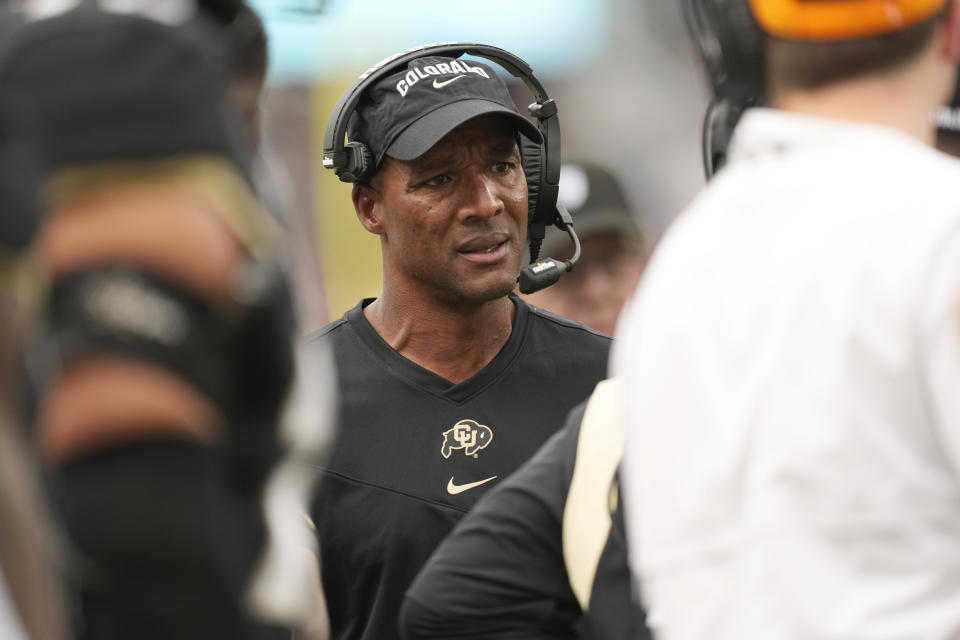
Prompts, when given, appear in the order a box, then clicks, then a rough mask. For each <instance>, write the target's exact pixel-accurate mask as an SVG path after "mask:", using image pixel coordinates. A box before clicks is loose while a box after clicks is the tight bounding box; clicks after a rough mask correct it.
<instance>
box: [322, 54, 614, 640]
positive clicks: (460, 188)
mask: <svg viewBox="0 0 960 640" xmlns="http://www.w3.org/2000/svg"><path fill="white" fill-rule="evenodd" d="M385 64H386V65H387V66H384V67H382V68H379V67H378V68H377V69H379V71H377V73H381V74H383V75H378V76H370V75H368V76H366V77H368V78H371V82H373V84H372V86H369V87H368V88H367V89H366V90H365V91H364V94H363V97H362V98H361V100H360V102H359V103H358V105H357V108H356V110H355V111H354V112H353V113H352V114H346V115H348V116H350V117H351V120H350V121H349V122H350V125H349V128H348V131H347V133H348V138H349V139H350V140H351V141H361V142H363V143H364V144H365V145H367V147H368V148H369V150H370V160H371V163H372V165H373V166H374V167H375V169H374V170H373V171H372V172H371V174H370V175H367V176H364V177H363V178H362V179H360V180H359V181H356V182H355V183H354V186H353V191H352V199H353V205H354V209H355V211H356V215H357V218H358V219H359V221H360V224H362V225H363V227H364V228H365V229H366V230H367V231H369V232H370V233H373V234H375V235H377V236H378V237H379V240H380V247H381V254H382V259H383V273H384V277H383V290H382V293H381V295H380V296H379V297H378V298H376V299H366V300H362V301H360V302H359V303H358V304H357V306H356V307H355V308H354V309H352V310H351V311H348V312H347V313H346V314H345V315H344V317H343V318H341V319H340V320H338V321H336V322H334V323H332V324H331V325H329V326H328V327H326V328H325V329H323V330H321V331H319V332H316V333H315V334H313V335H312V336H310V337H309V338H308V341H307V343H306V345H305V357H306V358H312V357H315V356H314V355H313V354H315V353H317V352H318V350H327V349H330V350H332V351H333V353H334V356H335V358H336V363H337V367H338V377H339V384H340V393H341V402H340V407H341V410H340V423H341V431H340V435H339V439H338V441H337V443H336V446H335V449H334V452H333V455H332V460H331V462H330V464H329V465H328V466H327V469H326V472H325V474H324V476H323V480H322V484H321V486H320V491H319V493H318V494H317V498H316V501H315V505H314V514H313V515H314V520H315V521H316V524H317V537H318V541H319V545H320V550H321V561H322V562H321V566H322V572H323V573H322V575H323V585H324V592H325V593H326V596H327V603H328V605H329V611H330V620H331V627H332V636H333V637H334V638H338V639H340V638H343V639H355V638H364V639H370V640H388V639H390V638H397V637H398V636H399V632H398V629H397V624H398V619H397V617H398V613H399V610H400V605H401V603H402V600H403V594H404V592H405V591H406V589H407V587H408V586H409V584H410V582H411V581H412V580H413V578H414V576H415V575H416V573H417V571H419V569H420V567H421V566H422V565H423V563H424V562H425V561H426V560H427V558H428V557H429V555H430V553H431V552H432V551H433V550H434V548H435V547H436V546H437V544H438V543H439V542H440V541H441V540H442V539H443V538H444V537H445V536H446V535H447V534H448V533H449V532H450V530H451V529H452V528H453V526H454V525H455V524H456V522H457V521H458V520H460V518H462V517H463V515H464V514H465V513H466V512H467V511H469V510H470V509H471V508H472V507H473V505H474V504H475V503H476V502H477V500H478V499H479V498H480V497H481V496H482V495H483V494H485V493H486V492H487V491H488V490H489V489H490V488H492V487H494V486H496V485H497V484H499V483H500V482H501V481H502V480H503V479H504V478H506V476H508V475H509V474H510V473H512V472H513V471H514V470H515V469H516V468H517V467H518V466H520V464H521V463H523V462H524V461H525V460H526V459H527V458H529V457H530V456H531V455H532V454H533V453H534V452H535V451H536V450H537V449H538V448H539V447H540V446H541V445H542V444H543V442H544V441H545V440H546V439H547V438H548V437H550V435H552V434H553V433H554V432H555V431H556V430H557V429H558V428H559V427H560V426H561V424H562V422H563V417H564V416H565V414H566V413H567V411H568V410H569V409H570V408H571V407H572V406H573V405H574V404H576V403H577V402H579V401H580V400H582V399H583V398H585V397H586V396H587V395H588V394H589V393H590V391H591V390H592V389H593V387H594V385H595V384H596V383H597V382H598V381H599V380H600V379H602V378H603V377H604V376H605V375H606V368H607V352H608V349H609V344H610V339H609V338H608V337H606V336H603V335H601V334H599V333H597V332H595V331H592V330H590V329H588V328H586V327H583V326H582V325H579V324H576V323H574V322H572V321H570V320H567V319H564V318H560V317H559V316H556V315H554V314H551V313H548V312H544V311H541V310H539V309H536V308H535V307H532V306H530V305H528V304H527V303H526V302H524V301H523V300H521V299H520V298H518V297H516V296H515V295H513V293H512V291H513V288H514V285H515V283H516V281H517V277H518V274H519V272H520V268H521V263H522V257H523V250H524V246H525V241H526V237H527V230H528V213H529V212H528V206H529V200H528V185H527V181H526V180H527V177H526V175H525V173H524V169H523V166H522V158H521V156H520V149H519V146H518V144H519V141H520V138H521V137H525V138H527V140H528V141H531V142H532V143H534V144H540V143H541V141H542V138H541V134H540V131H539V130H538V129H537V127H536V126H534V125H533V124H532V123H531V122H530V121H529V120H527V119H526V118H524V117H523V116H521V115H520V114H519V113H518V112H517V109H516V106H515V105H514V103H513V101H512V99H511V98H510V95H509V93H508V91H507V88H506V86H505V84H504V83H503V80H501V79H500V77H499V76H498V75H497V72H496V71H495V70H494V69H493V67H491V66H489V65H486V64H483V63H481V62H475V61H473V60H470V61H463V60H459V59H457V58H449V57H446V56H437V55H434V56H429V55H425V56H424V57H418V58H415V59H413V60H411V61H410V62H409V63H408V64H406V65H403V64H402V63H401V65H400V67H399V68H395V65H394V66H390V63H389V62H386V63H385ZM371 72H374V70H371ZM342 115H344V114H340V113H334V114H333V116H331V117H333V118H340V117H341V116H342ZM321 353H322V351H321Z"/></svg>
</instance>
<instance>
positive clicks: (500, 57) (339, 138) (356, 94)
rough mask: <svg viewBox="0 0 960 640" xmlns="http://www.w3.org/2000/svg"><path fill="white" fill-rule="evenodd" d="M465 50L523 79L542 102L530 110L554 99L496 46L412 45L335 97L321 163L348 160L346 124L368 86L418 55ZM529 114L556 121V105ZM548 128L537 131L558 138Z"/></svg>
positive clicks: (557, 174)
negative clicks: (335, 100)
mask: <svg viewBox="0 0 960 640" xmlns="http://www.w3.org/2000/svg"><path fill="white" fill-rule="evenodd" d="M465 53H469V54H470V55H473V56H477V57H479V58H484V59H486V60H490V61H492V62H496V63H497V64H498V65H500V66H501V67H503V68H504V69H506V70H507V71H508V72H510V74H511V75H513V76H514V77H516V78H520V79H521V80H523V82H524V84H526V85H527V87H528V88H529V89H530V92H531V93H532V94H533V96H534V99H535V100H536V103H534V104H536V105H541V108H540V109H536V108H535V107H534V106H533V105H531V111H535V110H536V111H542V110H543V109H542V105H545V104H546V103H548V102H549V103H550V104H551V105H552V104H553V101H552V100H550V98H549V97H548V96H547V92H546V90H545V89H544V88H543V85H542V84H540V81H539V80H537V79H536V78H535V77H534V75H533V69H531V68H530V65H528V64H527V63H526V62H524V61H523V60H521V59H520V58H518V57H517V56H515V55H513V54H512V53H510V52H509V51H505V50H503V49H500V48H498V47H491V46H490V45H485V44H475V43H467V42H441V43H438V44H428V45H422V46H419V47H414V48H412V49H407V50H406V51H401V52H400V53H396V54H394V55H392V56H390V57H388V58H384V59H383V60H381V61H380V62H378V63H377V64H375V65H374V66H372V67H370V68H369V69H367V70H366V71H364V72H363V73H362V74H361V75H360V77H359V78H357V80H356V81H355V82H354V83H353V84H352V85H350V88H349V89H347V90H346V91H345V92H344V93H343V95H342V96H340V99H339V100H337V104H336V106H335V107H334V108H333V117H331V118H330V119H329V120H328V121H327V128H326V130H325V131H324V134H323V166H324V167H325V168H327V169H331V168H332V169H336V168H338V167H342V166H344V165H345V164H346V163H347V161H348V155H349V154H348V153H347V152H346V151H345V150H344V138H345V136H346V133H347V124H348V123H349V121H350V116H351V115H352V114H353V112H354V110H355V109H356V107H357V104H358V103H359V102H360V98H361V97H362V96H363V92H364V91H366V90H367V89H368V88H369V87H370V86H372V85H374V84H376V83H377V82H378V81H380V80H381V79H382V78H384V77H386V76H388V75H390V74H391V73H394V72H395V71H397V70H399V69H402V68H403V67H404V66H406V65H407V63H409V62H411V61H413V60H416V59H418V58H425V57H427V56H448V57H451V58H459V57H460V56H462V55H463V54H465ZM532 115H535V116H537V119H538V121H539V122H540V124H543V120H552V121H553V122H554V123H555V122H556V118H553V117H552V116H553V115H556V107H553V113H552V114H549V113H544V114H542V116H541V114H540V113H533V114H532ZM550 129H551V127H550V122H548V123H547V131H544V130H543V127H542V126H541V131H540V133H541V134H546V133H550V134H551V135H553V134H554V133H555V134H556V137H555V138H552V139H553V140H559V139H560V127H559V124H558V125H557V127H556V129H557V130H556V132H554V131H552V130H550ZM544 138H545V139H546V135H544ZM556 165H557V166H556V171H555V175H554V178H555V179H554V180H553V182H557V181H559V179H560V162H559V158H557V162H556ZM548 175H549V171H548Z"/></svg>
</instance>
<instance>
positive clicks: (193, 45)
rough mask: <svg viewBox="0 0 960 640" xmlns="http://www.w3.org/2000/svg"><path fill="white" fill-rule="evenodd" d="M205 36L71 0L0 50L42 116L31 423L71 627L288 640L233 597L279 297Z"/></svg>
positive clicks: (269, 406)
mask: <svg viewBox="0 0 960 640" xmlns="http://www.w3.org/2000/svg"><path fill="white" fill-rule="evenodd" d="M214 39H215V36H214V35H212V32H210V31H209V30H208V29H206V28H204V25H202V24H199V23H195V24H191V25H189V26H183V27H171V26H168V25H164V24H161V23H159V22H155V21H153V20H149V19H146V18H142V17H138V16H134V15H120V14H111V13H106V12H102V11H100V10H98V9H96V8H94V7H90V6H82V7H80V8H77V9H74V10H72V11H69V12H67V13H65V14H62V15H59V16H55V17H51V18H46V19H41V20H37V21H35V22H33V23H30V24H28V25H26V26H25V27H24V28H23V29H22V30H21V31H20V32H19V34H18V37H17V39H16V40H15V41H14V42H13V44H12V45H11V47H9V48H8V49H7V51H6V56H5V58H4V59H3V64H2V65H0V86H2V87H3V88H4V90H5V91H6V90H9V91H11V93H13V94H14V95H18V96H23V97H25V98H28V99H29V101H30V102H29V104H30V105H31V106H32V112H31V115H32V116H33V118H34V120H35V121H36V123H37V126H38V127H39V128H40V131H41V132H42V135H41V136H40V140H41V141H42V144H41V153H42V157H43V159H44V161H45V163H46V167H45V169H46V170H45V173H44V196H45V198H44V206H45V214H44V216H45V217H44V222H43V225H42V227H41V229H40V232H39V236H38V239H37V242H36V248H35V252H36V256H37V260H38V262H39V263H40V264H41V266H42V267H43V268H44V269H45V270H46V272H47V273H48V274H49V278H50V290H49V294H48V296H47V298H46V302H47V307H48V308H47V314H46V315H47V320H46V324H47V335H46V338H45V340H44V341H43V342H42V344H41V349H40V350H39V353H38V354H37V355H36V357H35V359H34V361H35V364H36V367H35V368H36V369H37V370H38V371H39V373H40V377H41V386H40V388H39V389H38V403H37V418H36V425H35V428H36V437H37V440H38V443H39V447H40V451H41V455H42V457H43V459H44V462H45V465H46V466H47V468H48V472H49V484H50V487H51V492H52V498H53V503H54V506H55V508H56V512H57V515H58V517H59V520H60V521H61V522H62V524H63V527H64V529H65V533H66V538H67V543H68V545H69V548H68V550H69V552H70V553H69V559H70V563H69V565H68V566H69V568H70V571H71V577H72V579H73V581H74V584H75V586H76V606H75V613H76V616H75V629H76V635H77V637H79V638H97V639H110V638H118V639H119V638H158V639H159V638H174V637H176V638H273V637H286V636H287V635H288V634H287V633H286V632H284V631H282V630H280V629H273V628H268V627H266V626H264V625H261V624H259V623H257V622H255V621H253V620H252V619H251V618H250V616H249V615H248V613H247V611H246V610H245V608H244V606H243V604H242V593H243V589H244V586H245V584H246V582H247V580H248V577H249V574H250V572H251V567H252V565H253V563H254V560H255V558H256V556H257V553H258V549H259V548H260V546H261V544H262V541H263V524H262V522H261V519H260V516H259V510H258V509H257V508H256V505H257V503H258V499H259V487H260V486H261V485H262V482H263V478H264V477H265V475H266V473H267V470H268V469H269V467H270V466H271V464H272V463H273V460H274V459H275V455H276V450H277V444H276V438H275V422H276V419H277V414H278V413H279V409H280V404H281V401H282V400H283V397H284V395H285V394H286V391H287V386H288V382H289V379H290V370H291V360H292V353H291V338H292V317H291V316H292V311H291V308H290V301H289V297H288V294H287V290H286V287H285V284H284V282H283V280H282V278H279V277H278V275H277V274H278V273H279V271H278V269H277V268H276V265H275V264H274V262H275V260H274V257H273V256H274V253H275V248H274V243H275V235H276V234H275V231H274V230H273V227H272V224H271V222H270V220H269V218H268V217H267V216H266V214H265V213H264V212H263V211H262V209H261V207H260V206H259V203H258V202H257V200H256V198H255V197H254V195H253V193H252V190H251V188H250V186H249V183H248V180H247V178H246V177H245V176H246V168H245V162H244V157H245V152H244V151H243V142H242V140H241V138H240V136H239V134H238V133H237V128H236V123H235V119H234V115H233V112H232V110H231V108H230V106H229V105H228V99H227V93H226V79H225V75H224V67H223V63H222V60H221V58H219V57H218V56H217V55H216V51H215V50H214V48H212V47H211V46H210V44H209V43H210V42H211V41H213V40H214Z"/></svg>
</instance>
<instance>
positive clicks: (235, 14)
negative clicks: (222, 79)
mask: <svg viewBox="0 0 960 640" xmlns="http://www.w3.org/2000/svg"><path fill="white" fill-rule="evenodd" d="M197 6H198V7H199V8H200V10H201V12H202V13H203V14H204V15H206V16H207V17H208V18H212V19H213V21H214V22H215V23H216V24H217V26H219V27H220V28H221V29H223V34H224V39H225V46H226V57H227V67H228V70H229V72H230V76H231V78H232V79H233V80H240V81H246V80H255V81H257V82H262V81H263V79H264V77H265V76H266V75H267V62H268V54H267V32H266V29H264V26H263V21H262V20H261V19H260V16H259V15H257V12H256V11H254V10H253V8H252V7H251V6H250V5H249V4H247V2H245V0H198V3H197Z"/></svg>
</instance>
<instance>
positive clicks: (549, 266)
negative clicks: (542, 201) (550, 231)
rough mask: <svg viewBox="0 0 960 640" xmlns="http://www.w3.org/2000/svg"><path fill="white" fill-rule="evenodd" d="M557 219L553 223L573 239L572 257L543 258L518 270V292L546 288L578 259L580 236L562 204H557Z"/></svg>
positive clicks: (530, 291)
mask: <svg viewBox="0 0 960 640" xmlns="http://www.w3.org/2000/svg"><path fill="white" fill-rule="evenodd" d="M557 216H558V219H557V221H556V222H555V223H554V224H555V225H556V226H557V227H558V228H559V229H562V230H563V231H566V232H567V235H568V236H570V240H572V241H573V257H572V258H570V259H569V260H557V259H556V258H544V259H543V260H537V261H536V262H533V263H532V264H529V265H527V266H526V267H524V268H523V270H521V271H520V278H519V279H518V281H519V282H520V293H535V292H537V291H540V290H541V289H546V288H547V287H549V286H550V285H552V284H554V283H555V282H556V281H557V280H559V279H560V276H562V275H563V274H565V273H566V272H567V271H570V270H571V269H573V265H575V264H576V263H577V260H579V259H580V238H578V237H577V232H576V231H574V230H573V217H572V216H571V215H570V212H569V211H567V208H566V207H565V206H563V205H562V204H558V205H557Z"/></svg>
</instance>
